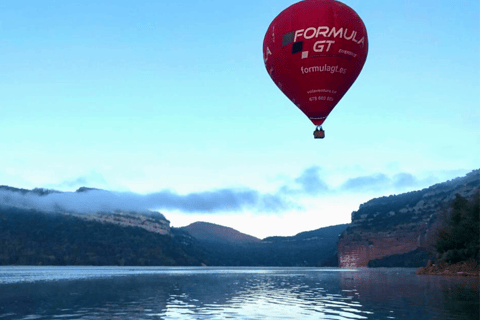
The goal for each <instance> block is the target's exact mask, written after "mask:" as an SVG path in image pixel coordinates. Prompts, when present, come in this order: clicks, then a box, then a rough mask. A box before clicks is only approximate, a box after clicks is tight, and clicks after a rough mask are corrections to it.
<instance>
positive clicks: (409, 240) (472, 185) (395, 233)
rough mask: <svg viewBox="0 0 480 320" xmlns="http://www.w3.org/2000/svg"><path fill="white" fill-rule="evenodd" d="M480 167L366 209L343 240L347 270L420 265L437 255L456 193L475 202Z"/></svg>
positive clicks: (341, 249) (357, 213)
mask: <svg viewBox="0 0 480 320" xmlns="http://www.w3.org/2000/svg"><path fill="white" fill-rule="evenodd" d="M479 190H480V169H479V170H474V171H472V172H470V173H468V174H467V175H466V176H464V177H459V178H456V179H452V180H449V181H446V182H443V183H438V184H435V185H433V186H431V187H429V188H425V189H422V190H418V191H413V192H408V193H403V194H399V195H393V196H389V197H381V198H376V199H372V200H370V201H367V202H366V203H364V204H362V205H360V208H359V210H358V211H354V212H353V213H352V223H351V224H350V225H349V227H348V228H347V229H346V230H345V231H344V232H343V233H342V235H341V236H340V239H339V241H338V254H339V265H340V266H341V267H367V266H371V267H420V266H425V263H426V261H427V260H429V259H432V258H433V257H434V256H435V250H434V244H435V242H436V239H437V233H438V231H439V228H441V226H442V225H443V223H444V220H445V217H446V215H447V212H448V210H449V208H450V204H451V203H452V201H454V200H455V199H456V194H459V195H461V196H462V197H465V198H466V199H472V198H473V197H474V196H475V195H477V196H478V192H479Z"/></svg>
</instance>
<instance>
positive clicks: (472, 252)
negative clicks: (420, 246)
mask: <svg viewBox="0 0 480 320" xmlns="http://www.w3.org/2000/svg"><path fill="white" fill-rule="evenodd" d="M479 199H480V197H479V195H478V194H477V196H476V197H475V198H474V199H472V200H471V201H468V200H467V199H465V198H464V197H462V196H460V195H458V194H457V195H456V199H455V200H454V201H453V203H452V211H451V213H450V216H449V218H448V220H447V222H446V225H445V227H444V228H443V229H442V230H441V231H440V233H439V235H438V239H437V243H436V244H435V249H436V251H437V252H438V254H439V255H440V257H441V260H444V261H446V262H448V263H457V262H461V261H468V260H476V261H480V225H479V218H480V201H479Z"/></svg>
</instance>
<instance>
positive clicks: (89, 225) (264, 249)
mask: <svg viewBox="0 0 480 320" xmlns="http://www.w3.org/2000/svg"><path fill="white" fill-rule="evenodd" d="M346 227H347V225H346V224H344V225H338V226H332V227H327V228H322V229H319V230H315V231H310V232H304V233H301V234H298V235H297V236H294V237H272V238H267V239H265V240H264V241H258V242H254V243H233V242H221V241H198V240H197V239H195V238H194V237H192V236H191V235H190V234H189V233H188V232H186V231H184V230H182V229H178V228H172V229H171V232H172V235H171V236H169V235H160V234H157V233H153V232H149V231H146V230H144V229H141V228H137V227H123V226H119V225H115V224H111V223H100V222H97V221H87V220H83V219H80V218H77V217H74V216H70V215H66V214H55V213H44V212H40V211H36V210H25V209H20V208H14V207H1V206H0V265H127V266H128V265H130V266H133V265H141V266H195V265H201V264H206V265H211V266H323V265H329V266H335V265H336V264H337V259H336V257H335V253H336V242H337V238H338V235H339V234H340V233H341V232H343V230H345V228H346Z"/></svg>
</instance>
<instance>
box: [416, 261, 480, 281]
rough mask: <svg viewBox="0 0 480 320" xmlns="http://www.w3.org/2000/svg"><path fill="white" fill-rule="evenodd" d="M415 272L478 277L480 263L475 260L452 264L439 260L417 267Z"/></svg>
mask: <svg viewBox="0 0 480 320" xmlns="http://www.w3.org/2000/svg"><path fill="white" fill-rule="evenodd" d="M416 274H417V275H436V276H447V277H477V278H478V277H480V264H478V263H477V262H476V261H462V262H458V263H453V264H451V263H446V262H444V261H440V262H438V263H437V264H433V263H431V262H429V263H428V264H427V266H426V267H422V268H419V269H417V271H416Z"/></svg>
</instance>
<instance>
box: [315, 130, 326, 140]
mask: <svg viewBox="0 0 480 320" xmlns="http://www.w3.org/2000/svg"><path fill="white" fill-rule="evenodd" d="M313 137H314V138H315V139H323V138H325V131H324V130H323V129H322V128H320V129H318V128H317V129H315V131H313Z"/></svg>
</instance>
